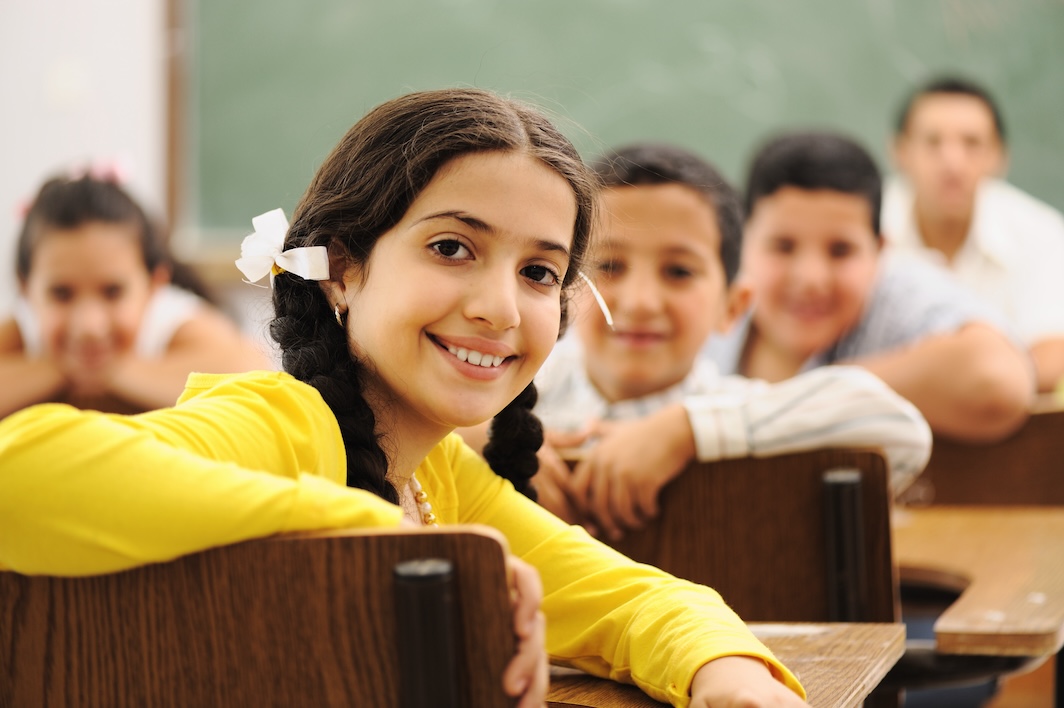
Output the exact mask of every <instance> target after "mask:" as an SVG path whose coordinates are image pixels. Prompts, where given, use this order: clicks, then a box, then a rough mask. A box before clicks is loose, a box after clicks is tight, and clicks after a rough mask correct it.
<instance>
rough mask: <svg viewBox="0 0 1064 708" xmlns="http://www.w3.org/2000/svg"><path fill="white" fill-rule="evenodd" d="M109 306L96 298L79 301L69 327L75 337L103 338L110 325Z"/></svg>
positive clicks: (71, 314)
mask: <svg viewBox="0 0 1064 708" xmlns="http://www.w3.org/2000/svg"><path fill="white" fill-rule="evenodd" d="M109 323H110V317H109V316H108V313H107V307H106V306H105V305H104V304H103V303H101V302H97V301H95V300H85V301H82V302H79V303H78V304H77V306H76V307H74V308H73V310H72V311H71V313H70V320H69V323H68V329H69V332H70V335H71V337H72V338H73V339H101V338H103V337H105V336H106V335H107V331H108V329H109V327H110V324H109Z"/></svg>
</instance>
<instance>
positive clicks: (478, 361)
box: [447, 346, 506, 368]
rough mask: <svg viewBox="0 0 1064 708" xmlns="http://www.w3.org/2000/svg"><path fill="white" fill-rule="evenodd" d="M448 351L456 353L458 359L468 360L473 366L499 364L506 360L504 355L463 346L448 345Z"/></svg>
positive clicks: (487, 366)
mask: <svg viewBox="0 0 1064 708" xmlns="http://www.w3.org/2000/svg"><path fill="white" fill-rule="evenodd" d="M447 351H449V352H450V353H451V354H454V355H455V357H456V358H457V359H458V361H467V362H469V363H470V364H472V365H473V366H483V367H484V368H489V367H493V366H498V365H499V364H501V363H503V361H505V360H506V357H504V356H493V355H491V354H484V353H482V352H478V351H473V350H470V349H463V348H462V347H451V346H448V347H447Z"/></svg>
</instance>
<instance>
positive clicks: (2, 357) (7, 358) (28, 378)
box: [0, 319, 67, 418]
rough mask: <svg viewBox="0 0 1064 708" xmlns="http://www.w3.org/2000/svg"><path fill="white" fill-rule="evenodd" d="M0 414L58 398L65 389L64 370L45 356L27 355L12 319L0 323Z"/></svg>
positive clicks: (7, 413)
mask: <svg viewBox="0 0 1064 708" xmlns="http://www.w3.org/2000/svg"><path fill="white" fill-rule="evenodd" d="M0 381H3V382H4V383H3V385H2V386H0V418H3V417H4V416H7V415H10V414H11V413H14V412H15V411H18V410H21V409H23V408H25V407H26V406H31V405H33V404H35V403H45V402H47V401H55V400H58V399H59V398H60V397H61V396H62V395H63V392H64V390H65V389H66V385H67V381H66V377H65V376H64V375H63V372H62V371H61V370H60V369H59V367H58V366H57V365H56V364H55V362H53V361H51V360H48V359H29V358H27V357H26V355H25V354H24V353H23V348H22V337H21V336H20V335H19V331H18V326H17V325H16V324H15V320H13V319H8V320H7V321H5V322H3V323H0Z"/></svg>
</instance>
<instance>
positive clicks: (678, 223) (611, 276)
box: [573, 184, 727, 401]
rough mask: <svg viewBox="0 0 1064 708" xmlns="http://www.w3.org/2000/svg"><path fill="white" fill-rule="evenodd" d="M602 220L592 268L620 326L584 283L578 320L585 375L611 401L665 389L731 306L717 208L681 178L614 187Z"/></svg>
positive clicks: (680, 377) (688, 365) (606, 195)
mask: <svg viewBox="0 0 1064 708" xmlns="http://www.w3.org/2000/svg"><path fill="white" fill-rule="evenodd" d="M602 212H603V228H602V229H601V231H600V232H599V235H598V237H597V238H596V241H595V244H594V251H593V253H591V254H590V258H589V266H588V269H587V272H588V275H589V276H590V277H591V278H592V279H593V280H594V282H595V284H596V285H597V286H598V288H599V290H600V291H601V293H602V296H603V298H604V299H605V300H606V304H607V305H608V306H609V308H610V311H611V313H612V315H613V319H614V330H612V331H611V330H610V329H609V327H608V326H607V325H606V321H605V318H604V317H603V316H602V314H601V313H600V312H599V310H598V308H597V307H596V306H595V303H594V301H593V300H592V298H591V295H590V292H589V291H588V289H587V288H584V289H582V291H581V293H580V295H579V296H578V298H577V299H576V300H575V301H574V303H573V304H574V319H573V322H574V326H575V327H576V330H577V333H578V335H579V336H580V339H581V341H582V342H583V346H584V349H585V352H586V356H587V368H588V375H589V376H590V377H591V380H592V382H593V383H594V384H595V386H596V387H597V388H598V389H599V391H600V392H601V393H602V395H603V396H605V397H606V398H607V399H608V400H611V401H617V400H624V399H629V398H636V397H639V396H644V395H647V394H649V393H653V392H656V391H660V390H662V389H665V388H668V387H669V386H672V385H673V384H676V383H678V382H680V381H682V380H683V379H684V377H685V376H687V374H688V372H690V370H691V367H692V366H693V364H694V360H695V357H696V356H697V355H698V352H699V350H700V349H701V347H702V344H703V343H704V342H705V340H706V337H707V336H708V335H709V333H710V331H711V330H713V329H714V327H717V326H724V324H725V320H726V315H725V312H726V310H727V305H726V288H727V286H726V283H725V275H724V267H723V264H722V263H721V259H720V239H721V235H720V229H719V228H718V226H717V218H716V214H715V210H714V209H713V207H712V206H710V204H709V203H708V202H707V201H706V199H705V198H704V197H703V196H701V195H700V194H699V193H698V192H697V191H695V190H694V189H692V188H690V187H687V186H684V185H681V184H666V185H647V186H636V187H613V188H609V189H606V190H605V191H604V194H603V197H602Z"/></svg>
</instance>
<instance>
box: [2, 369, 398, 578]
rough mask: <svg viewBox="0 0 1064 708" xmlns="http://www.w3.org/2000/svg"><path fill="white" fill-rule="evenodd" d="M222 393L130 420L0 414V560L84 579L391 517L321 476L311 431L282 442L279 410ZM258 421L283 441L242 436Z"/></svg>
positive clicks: (42, 410)
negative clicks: (267, 415)
mask: <svg viewBox="0 0 1064 708" xmlns="http://www.w3.org/2000/svg"><path fill="white" fill-rule="evenodd" d="M294 383H295V382H294ZM300 385H301V384H300ZM245 395H247V396H251V394H250V393H248V392H245ZM224 399H225V393H224V391H223V392H222V393H221V394H217V395H213V396H212V395H204V396H203V397H202V401H203V402H204V403H209V405H208V406H207V407H206V408H205V409H202V410H201V409H200V408H199V407H198V406H199V405H200V404H199V403H198V402H199V401H200V399H199V398H196V399H193V400H190V401H188V403H187V404H182V405H181V406H178V407H177V408H175V409H168V410H170V412H169V413H168V412H167V411H165V410H164V411H157V412H155V413H153V414H151V415H150V416H130V417H124V416H115V415H105V414H101V413H95V412H91V411H81V410H77V409H75V408H71V407H69V406H65V405H57V404H50V405H43V406H35V407H32V408H28V409H26V410H24V411H21V412H19V413H16V414H15V415H12V416H10V417H8V418H6V419H4V420H2V421H0V568H6V569H10V570H15V571H18V572H21V573H26V574H37V573H41V574H50V575H92V574H97V573H106V572H113V571H117V570H122V569H125V568H130V567H133V566H136V565H141V564H144V563H150V562H156V561H164V560H170V559H172V558H175V557H177V556H180V555H183V554H186V553H191V552H194V551H199V550H203V549H205V548H209V547H212V546H218V545H223V544H228V543H234V542H237V541H242V540H247V539H251V538H257V537H261V536H267V535H270V534H274V533H278V532H282V531H295V530H308V529H322V528H341V527H358V526H394V525H397V524H398V523H399V521H400V519H401V516H402V511H401V510H400V509H399V507H397V506H394V505H392V504H389V503H388V502H385V501H384V500H382V499H380V498H378V497H376V496H375V495H373V494H371V493H369V492H364V491H361V490H356V489H349V488H346V487H344V486H341V485H339V484H336V483H334V482H332V481H329V480H328V479H326V478H323V477H322V476H321V475H322V474H323V473H324V471H323V470H322V469H321V463H320V462H316V461H315V460H313V459H311V458H312V457H314V455H313V453H312V452H311V449H312V448H313V445H312V444H311V443H312V442H313V437H312V436H310V437H308V440H307V441H306V444H304V442H301V441H300V440H299V439H298V436H301V435H305V434H306V431H305V430H304V431H302V432H298V433H295V435H296V442H294V443H293V438H290V437H288V436H286V435H285V433H284V431H285V425H284V420H282V419H283V418H284V417H285V414H284V412H283V411H282V412H281V413H279V414H275V415H274V416H273V419H272V420H270V421H269V423H261V422H256V421H255V418H256V417H257V416H259V415H260V414H262V411H260V410H257V409H256V408H255V407H254V406H248V405H246V404H247V401H243V402H241V397H240V396H235V397H234V398H233V399H232V400H231V401H230V405H229V406H228V408H226V406H225V405H224ZM263 405H264V406H265V407H266V408H268V407H269V405H268V401H267V402H266V403H264V404H263ZM321 405H324V404H323V403H322V404H321ZM286 407H287V406H280V408H282V409H283V408H286ZM303 408H304V410H305V408H306V406H303ZM223 410H225V411H226V413H227V415H225V416H223V417H212V416H211V415H207V413H208V412H213V414H218V413H220V412H222V411H223ZM301 415H302V414H301ZM296 420H298V418H297V419H296ZM288 422H293V421H292V420H289V421H288ZM303 422H305V420H304V421H303ZM258 425H266V426H267V428H271V427H272V429H273V431H274V432H276V433H277V434H278V436H279V437H280V438H281V439H280V440H270V439H268V438H262V437H255V436H250V435H249V433H250V432H254V431H255V430H256V429H257V428H256V426H258ZM333 425H334V426H335V421H334V422H333ZM318 431H319V434H320V432H321V429H320V428H319V429H318ZM337 435H339V433H338V431H337ZM322 437H325V436H322ZM340 447H341V451H340V455H341V457H342V442H341V443H340ZM269 457H272V458H273V460H272V462H271V461H270V460H267V459H266V458H269ZM259 462H261V463H262V464H261V465H259V464H252V463H259ZM298 465H306V466H305V467H302V468H300V467H299V466H298ZM328 476H335V473H333V474H331V475H328Z"/></svg>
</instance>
